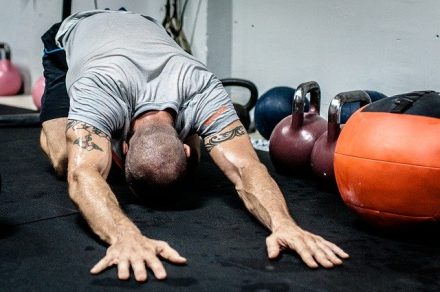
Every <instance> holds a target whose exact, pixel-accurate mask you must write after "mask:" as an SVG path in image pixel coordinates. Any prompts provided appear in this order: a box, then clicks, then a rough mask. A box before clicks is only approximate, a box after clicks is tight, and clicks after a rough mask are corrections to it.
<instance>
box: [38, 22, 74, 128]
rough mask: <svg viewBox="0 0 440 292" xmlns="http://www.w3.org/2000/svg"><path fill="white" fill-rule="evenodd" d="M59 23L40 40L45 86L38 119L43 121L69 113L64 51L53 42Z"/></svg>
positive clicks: (65, 115)
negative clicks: (41, 43)
mask: <svg viewBox="0 0 440 292" xmlns="http://www.w3.org/2000/svg"><path fill="white" fill-rule="evenodd" d="M60 25H61V23H56V24H54V25H53V26H52V27H51V28H50V29H49V30H48V31H47V32H46V33H44V34H43V36H42V37H41V40H42V41H43V44H44V55H43V68H44V78H45V79H46V86H45V89H44V94H43V97H42V100H41V112H40V120H41V122H45V121H47V120H52V119H56V118H62V117H67V115H68V114H69V96H68V94H67V89H66V73H67V62H66V53H65V52H64V50H63V49H61V48H59V47H58V46H57V45H56V43H55V35H56V34H57V32H58V29H59V28H60Z"/></svg>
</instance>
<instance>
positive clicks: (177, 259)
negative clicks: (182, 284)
mask: <svg viewBox="0 0 440 292" xmlns="http://www.w3.org/2000/svg"><path fill="white" fill-rule="evenodd" d="M159 257H161V258H163V259H166V260H168V261H169V262H171V263H173V264H185V263H186V259H185V258H184V257H182V256H180V255H179V253H178V252H177V251H176V250H174V249H173V248H171V247H170V246H169V245H168V243H166V242H165V241H160V240H154V239H150V238H147V237H145V236H143V235H142V234H130V235H127V234H125V236H124V237H121V238H118V239H117V240H116V242H114V243H113V244H111V245H110V247H109V248H108V249H107V254H106V256H105V257H104V258H102V259H101V260H100V261H99V262H98V263H97V264H96V265H95V266H94V267H93V268H92V269H91V270H90V272H91V273H92V274H99V273H101V272H102V271H104V270H105V269H107V268H108V267H111V266H113V265H117V266H118V278H119V279H120V280H127V279H128V278H130V267H131V268H132V270H133V272H134V276H135V278H136V280H137V281H139V282H144V281H146V280H147V268H146V267H148V268H150V269H151V270H152V271H153V274H154V276H155V277H156V279H159V280H163V279H165V278H166V277H167V273H166V271H165V268H164V266H163V264H162V262H161V261H160V259H159Z"/></svg>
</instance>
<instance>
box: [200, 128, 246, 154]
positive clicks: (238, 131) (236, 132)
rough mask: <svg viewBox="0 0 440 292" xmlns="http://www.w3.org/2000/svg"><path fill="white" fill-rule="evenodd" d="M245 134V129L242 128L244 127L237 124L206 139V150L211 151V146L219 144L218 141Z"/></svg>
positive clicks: (221, 141)
mask: <svg viewBox="0 0 440 292" xmlns="http://www.w3.org/2000/svg"><path fill="white" fill-rule="evenodd" d="M245 134H246V130H245V129H244V127H243V126H238V127H236V128H234V129H232V130H230V131H227V132H224V133H221V134H218V135H214V136H212V137H210V138H209V139H208V142H207V143H205V147H206V150H208V152H211V150H212V148H214V147H215V146H217V145H219V144H220V143H223V142H225V141H228V140H232V139H234V138H235V137H238V136H243V135H245Z"/></svg>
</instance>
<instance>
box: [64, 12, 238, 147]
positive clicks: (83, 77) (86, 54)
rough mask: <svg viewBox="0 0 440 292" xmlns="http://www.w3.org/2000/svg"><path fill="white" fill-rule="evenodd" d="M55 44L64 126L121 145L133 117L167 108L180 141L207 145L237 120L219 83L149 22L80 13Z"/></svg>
mask: <svg viewBox="0 0 440 292" xmlns="http://www.w3.org/2000/svg"><path fill="white" fill-rule="evenodd" d="M56 41H57V43H58V45H59V46H60V47H62V48H64V49H65V51H66V59H67V64H68V66H69V70H68V72H67V76H66V87H67V91H68V94H69V97H70V111H69V119H73V120H80V121H83V122H86V123H89V124H91V125H93V126H95V127H96V128H98V129H100V130H102V131H103V132H105V133H106V134H107V135H110V136H113V137H114V136H115V135H118V136H119V137H121V139H124V137H126V135H127V133H128V131H129V128H130V123H131V121H132V120H133V119H135V118H136V117H137V116H139V115H141V114H142V113H144V112H145V111H148V110H163V109H166V108H170V109H172V110H174V111H175V112H176V113H177V118H176V125H175V127H176V130H177V132H178V134H179V137H180V139H182V140H184V139H185V138H186V137H187V136H188V135H190V134H198V135H200V136H201V137H202V138H204V137H207V136H209V135H211V134H214V133H217V132H219V131H221V130H222V129H223V128H224V127H225V126H227V125H228V124H230V123H232V122H233V121H235V120H237V119H238V117H237V114H236V113H235V111H234V108H233V105H232V102H231V100H230V98H229V96H228V94H227V92H226V91H225V89H224V88H223V86H222V84H221V82H220V81H219V80H218V79H217V78H216V77H215V76H214V74H212V73H210V72H209V71H208V70H207V69H206V67H205V66H204V65H203V64H202V63H201V62H199V61H198V60H197V59H195V58H194V57H193V56H191V55H189V54H187V53H186V52H185V51H183V50H182V49H181V48H180V47H179V46H178V45H177V44H176V43H175V42H174V41H173V40H172V39H171V38H170V37H169V36H168V34H167V33H166V31H165V29H164V28H163V27H162V26H161V25H160V24H159V23H157V22H156V21H155V20H153V19H149V18H146V17H143V16H141V15H139V14H135V13H132V12H124V11H108V10H95V11H88V12H80V13H77V14H74V15H72V16H70V17H69V18H67V19H66V20H65V21H64V22H63V23H62V25H61V27H60V29H59V31H58V33H57V36H56Z"/></svg>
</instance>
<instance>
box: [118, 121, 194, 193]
mask: <svg viewBox="0 0 440 292" xmlns="http://www.w3.org/2000/svg"><path fill="white" fill-rule="evenodd" d="M186 174H187V158H186V155H185V151H184V148H183V143H182V141H181V140H180V139H179V137H178V135H177V132H176V130H175V129H174V128H173V127H172V126H170V125H163V124H156V123H154V124H148V125H141V126H140V127H139V128H138V129H136V131H135V132H134V133H133V136H132V137H131V138H130V141H129V147H128V153H127V157H126V160H125V177H126V180H127V183H128V185H129V187H130V189H131V190H132V191H133V192H134V193H135V194H136V195H140V196H141V195H143V194H144V193H146V192H148V191H150V190H155V191H157V190H162V189H170V188H172V187H175V186H177V185H179V184H180V183H181V182H182V181H183V180H184V179H185V177H186Z"/></svg>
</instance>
